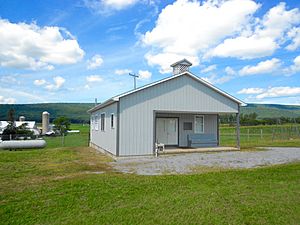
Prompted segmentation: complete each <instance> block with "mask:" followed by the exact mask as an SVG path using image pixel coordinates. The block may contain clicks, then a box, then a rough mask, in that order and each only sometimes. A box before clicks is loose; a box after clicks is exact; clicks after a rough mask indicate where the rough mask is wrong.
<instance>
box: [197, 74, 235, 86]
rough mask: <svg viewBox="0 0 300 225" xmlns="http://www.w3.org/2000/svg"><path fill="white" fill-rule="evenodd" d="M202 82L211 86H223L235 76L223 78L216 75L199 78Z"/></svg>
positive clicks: (228, 75)
mask: <svg viewBox="0 0 300 225" xmlns="http://www.w3.org/2000/svg"><path fill="white" fill-rule="evenodd" d="M201 78H202V79H203V80H205V81H207V82H209V83H211V84H223V83H226V82H228V81H230V80H232V79H234V78H235V76H233V75H230V74H227V75H224V76H218V75H217V74H211V75H210V76H209V77H201Z"/></svg>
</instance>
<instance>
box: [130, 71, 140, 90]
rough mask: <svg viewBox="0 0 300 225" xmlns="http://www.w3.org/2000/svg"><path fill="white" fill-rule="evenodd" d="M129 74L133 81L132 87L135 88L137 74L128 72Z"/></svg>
mask: <svg viewBox="0 0 300 225" xmlns="http://www.w3.org/2000/svg"><path fill="white" fill-rule="evenodd" d="M129 76H132V77H133V82H134V89H136V78H137V77H139V76H138V75H135V74H134V73H129Z"/></svg>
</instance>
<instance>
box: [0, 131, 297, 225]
mask: <svg viewBox="0 0 300 225" xmlns="http://www.w3.org/2000/svg"><path fill="white" fill-rule="evenodd" d="M73 129H81V130H82V132H81V134H80V135H77V134H73V135H68V136H67V138H69V140H67V139H66V141H65V145H66V147H59V146H60V142H59V140H60V138H59V137H58V138H52V139H50V138H49V140H47V142H48V147H47V148H46V149H42V150H24V151H3V150H2V151H0V224H299V221H300V163H292V164H287V165H280V166H272V167H264V168H257V169H250V170H249V169H248V170H246V169H244V170H219V171H216V170H215V169H214V168H211V169H210V168H203V171H202V172H201V169H199V170H200V171H197V174H193V175H164V176H138V175H125V174H120V173H118V172H116V171H114V170H113V168H112V167H111V166H110V165H109V164H108V162H110V161H111V160H112V159H111V158H108V157H107V156H105V155H103V154H100V153H98V152H96V151H94V150H93V149H91V148H88V147H84V146H86V145H87V140H88V127H80V126H77V127H74V128H73ZM76 145H77V147H74V146H76Z"/></svg>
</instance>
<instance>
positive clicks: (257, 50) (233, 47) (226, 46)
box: [205, 36, 278, 59]
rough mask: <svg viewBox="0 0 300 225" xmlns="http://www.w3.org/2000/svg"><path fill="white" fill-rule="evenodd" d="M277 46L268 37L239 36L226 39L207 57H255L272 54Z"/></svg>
mask: <svg viewBox="0 0 300 225" xmlns="http://www.w3.org/2000/svg"><path fill="white" fill-rule="evenodd" d="M277 48H278V45H277V43H276V42H275V41H273V40H272V39H271V38H268V37H265V38H261V37H257V36H251V37H237V38H230V39H226V40H225V41H224V42H223V43H222V44H220V45H218V46H217V47H216V48H214V49H213V50H210V51H209V52H208V53H207V54H206V55H205V57H206V58H207V57H212V56H218V57H236V58H241V59H253V58H259V57H263V56H269V55H272V54H273V53H274V51H275V50H276V49H277Z"/></svg>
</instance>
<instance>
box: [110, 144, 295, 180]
mask: <svg viewBox="0 0 300 225" xmlns="http://www.w3.org/2000/svg"><path fill="white" fill-rule="evenodd" d="M293 161H300V148H282V147H276V148H274V147H272V148H267V150H263V151H253V152H239V151H234V152H217V153H188V154H177V155H162V156H159V157H158V158H154V157H135V158H121V159H117V161H115V162H112V163H111V165H112V166H113V167H114V168H115V169H116V170H118V171H120V172H123V173H136V174H140V175H160V174H165V173H168V174H184V173H191V172H193V168H196V167H200V166H208V167H222V168H253V167H259V166H266V165H275V164H283V163H289V162H293Z"/></svg>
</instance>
